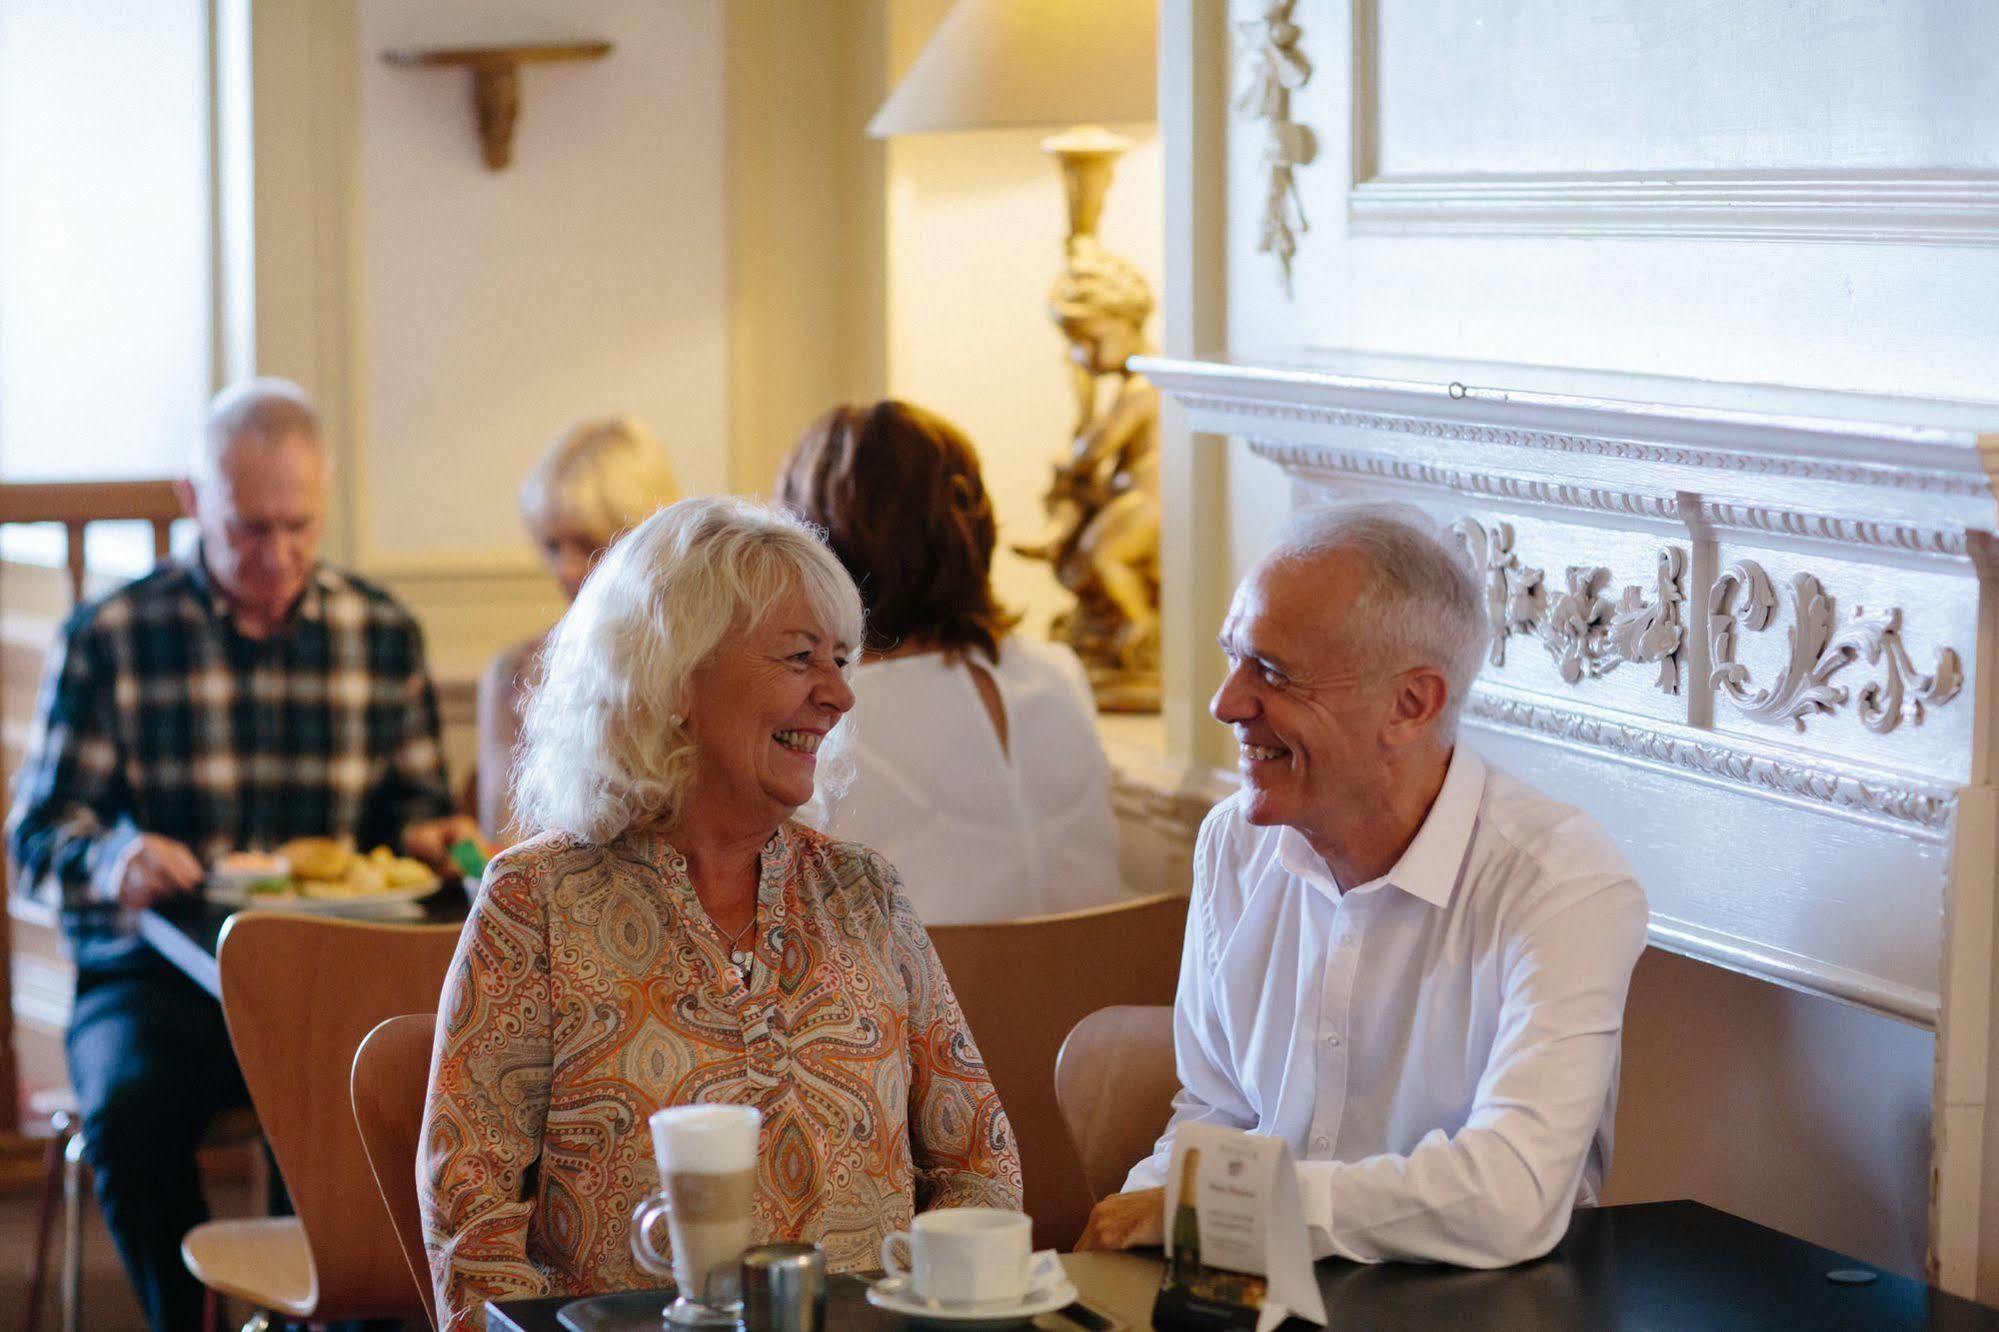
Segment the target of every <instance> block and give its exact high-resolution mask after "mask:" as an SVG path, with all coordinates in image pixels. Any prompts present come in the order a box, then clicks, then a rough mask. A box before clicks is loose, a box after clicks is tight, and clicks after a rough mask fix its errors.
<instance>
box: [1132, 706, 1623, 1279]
mask: <svg viewBox="0 0 1999 1332" xmlns="http://www.w3.org/2000/svg"><path fill="white" fill-rule="evenodd" d="M1645 925H1646V908H1645V898H1644V894H1643V893H1642V892H1641V891H1640V889H1639V887H1638V882H1637V879H1636V878H1635V877H1634V876H1633V874H1632V871H1631V868H1630V866H1629V865H1628V864H1626V863H1625V861H1624V858H1623V857H1622V856H1621V855H1620V854H1619V853H1618V851H1617V849H1616V848H1615V847H1614V846H1613V845H1612V844H1611V842H1610V839H1609V838H1608V837H1607V836H1606V835H1605V834H1604V832H1603V830H1602V829H1601V828H1599V827H1598V826H1597V825H1596V824H1595V823H1594V822H1593V821H1592V820H1591V819H1589V818H1588V817H1587V816H1586V815H1584V814H1582V813H1580V812H1579V811H1577V810H1575V809H1574V808H1572V807H1570V806H1568V805H1563V804H1560V803H1558V802H1556V801H1553V800H1550V799H1548V798H1547V797H1545V796H1543V795H1541V794H1540V793H1539V792H1537V791H1535V790H1533V789H1532V788H1531V787H1529V786H1527V785H1525V784H1524V783H1522V782H1519V781H1516V780H1514V779H1513V778H1512V777H1509V776H1508V775H1507V774H1505V773H1503V772H1501V771H1499V770H1497V769H1492V768H1488V767H1487V766H1486V765H1485V763H1484V762H1483V761H1482V760H1480V759H1479V758H1478V756H1477V755H1475V754H1473V753H1471V752H1470V751H1469V750H1467V749H1465V748H1463V747H1462V746H1460V747H1459V748H1458V749H1457V751H1456V753H1455V754H1454V755H1453V757H1452V759H1451V764H1450V769H1449V772H1448V773H1447V775H1446V776H1445V779H1444V785H1443V788H1442V790H1441V791H1440V792H1439V793H1438V796H1437V800H1436V803H1435V804H1433V805H1432V806H1431V808H1430V812H1429V815H1428V817H1427V818H1426V819H1425V820H1424V823H1423V826H1422V828H1421V829H1420V830H1419V831H1418V832H1417V834H1416V838H1415V840H1414V841H1412V842H1411V843H1410V844H1409V847H1408V849H1407V850H1406V851H1405V852H1404V853H1403V855H1402V858H1401V859H1400V860H1399V861H1397V862H1396V864H1395V867H1394V868H1393V869H1391V870H1390V871H1389V872H1388V873H1387V874H1385V875H1383V876H1382V877H1381V878H1379V879H1376V880H1374V881H1372V882H1370V883H1364V884H1361V885H1360V886H1358V887H1356V888H1353V889H1352V890H1350V891H1348V892H1346V893H1344V894H1342V893H1341V892H1340V890H1339V887H1338V885H1337V884H1336V883H1335V882H1334V880H1333V877H1332V874H1331V873H1330V871H1328V869H1327V868H1326V863H1325V861H1324V860H1322V859H1321V858H1320V857H1319V856H1318V855H1317V854H1316V853H1315V852H1314V851H1312V849H1311V848H1310V846H1309V845H1308V844H1307V843H1306V841H1305V839H1304V838H1303V837H1302V836H1300V835H1299V834H1298V833H1296V832H1294V831H1292V830H1291V829H1289V828H1258V827H1252V826H1251V825H1250V824H1249V823H1247V822H1245V821H1244V819H1243V816H1242V812H1241V810H1240V808H1239V807H1238V801H1237V800H1236V799H1230V800H1227V801H1224V802H1223V803H1222V804H1220V805H1218V806H1217V807H1216V808H1215V809H1214V810H1213V811H1212V812H1211V813H1210V814H1209V815H1208V818H1207V820H1206V821H1205V822H1204V823H1203V824H1202V826H1201V836H1200V841H1199V843H1198V846H1197V848H1196V851H1195V866H1194V898H1193V904H1192V909H1191V911H1190V913H1189V916H1188V921H1187V939H1186V950H1185V953H1184V955H1183V958H1182V961H1181V967H1180V991H1179V998H1178V1001H1177V1002H1176V1004H1175V1008H1174V1037H1175V1046H1176V1052H1177V1057H1178V1062H1179V1073H1180V1083H1181V1091H1180V1094H1179V1096H1178V1097H1177V1098H1176V1099H1175V1102H1174V1115H1173V1119H1172V1122H1171V1124H1169V1126H1168V1127H1167V1130H1166V1135H1165V1136H1164V1137H1162V1138H1161V1139H1160V1141H1159V1145H1158V1147H1157V1149H1156V1150H1155V1151H1154V1153H1153V1155H1151V1156H1149V1157H1147V1158H1146V1159H1145V1160H1143V1161H1141V1162H1139V1164H1138V1165H1137V1166H1136V1167H1134V1168H1133V1170H1132V1171H1131V1174H1130V1177H1129V1178H1128V1179H1127V1180H1126V1181H1125V1188H1126V1189H1128V1190H1129V1189H1142V1188H1157V1187H1159V1186H1160V1185H1162V1184H1163V1183H1164V1182H1165V1178H1166V1168H1167V1163H1168V1160H1169V1159H1170V1156H1171V1150H1172V1138H1173V1133H1174V1131H1175V1130H1176V1129H1177V1128H1178V1127H1179V1126H1180V1125H1181V1124H1186V1123H1196V1122H1199V1123H1218V1124H1226V1125H1229V1126H1231V1127H1234V1128H1242V1129H1250V1130H1253V1131H1255V1132H1258V1133H1268V1134H1272V1135H1274V1136H1276V1137H1280V1138H1282V1139H1284V1141H1285V1142H1286V1143H1287V1144H1289V1146H1290V1148H1291V1152H1292V1155H1293V1156H1294V1157H1296V1158H1297V1159H1298V1161H1299V1162H1300V1164H1299V1167H1298V1174H1299V1183H1300V1186H1301V1191H1302V1193H1303V1196H1304V1204H1305V1216H1306V1220H1307V1222H1308V1223H1309V1224H1310V1226H1311V1232H1312V1241H1313V1246H1314V1250H1315V1252H1316V1254H1317V1255H1318V1256H1320V1257H1327V1256H1331V1255H1337V1256H1339V1257H1343V1258H1352V1259H1357V1260H1360V1261H1363V1262H1376V1261H1382V1260H1387V1259H1418V1260H1430V1261H1436V1262H1447V1263H1457V1264H1461V1265H1463V1266H1467V1267H1495V1266H1501V1265H1505V1264H1508V1263H1515V1262H1520V1261H1522V1260H1524V1259H1527V1258H1531V1257H1535V1256H1537V1255H1539V1254H1542V1253H1545V1252H1546V1251H1547V1250H1548V1249H1550V1248H1552V1247H1553V1246H1554V1244H1555V1242H1556V1241H1557V1240H1559V1239H1560V1238H1561V1237H1562V1234H1563V1232H1564V1231H1565V1230H1566V1229H1567V1227H1568V1219H1569V1211H1570V1208H1571V1207H1572V1206H1573V1205H1575V1204H1583V1205H1589V1204H1593V1203H1595V1202H1596V1200H1597V1197H1598V1194H1599V1192H1600V1190H1601V1188H1602V1185H1603V1178H1604V1173H1605V1171H1606V1170H1607V1169H1608V1168H1609V1166H1610V1137H1611V1121H1612V1118H1613V1112H1614V1110H1615V1108H1616V1102H1617V1058H1618V1041H1619V1036H1620V1033H1621V1031H1622V1027H1623V1021H1624V997H1625V991H1626V989H1627V987H1628V986H1629V984H1630V979H1631V969H1632V967H1633V966H1635V965H1636V964H1637V961H1638V955H1639V953H1640V952H1641V951H1643V949H1644V947H1645Z"/></svg>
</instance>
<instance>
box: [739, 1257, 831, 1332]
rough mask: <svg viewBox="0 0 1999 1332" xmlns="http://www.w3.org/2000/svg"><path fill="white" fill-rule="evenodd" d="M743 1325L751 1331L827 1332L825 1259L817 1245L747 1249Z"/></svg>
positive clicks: (744, 1259)
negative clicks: (825, 1330)
mask: <svg viewBox="0 0 1999 1332" xmlns="http://www.w3.org/2000/svg"><path fill="white" fill-rule="evenodd" d="M743 1324H744V1326H745V1327H747V1328H748V1329H749V1332H822V1329H824V1327H825V1326H826V1255H825V1254H823V1253H821V1252H820V1251H819V1246H818V1245H816V1244H759V1245H756V1246H755V1247H753V1248H749V1249H745V1250H743Z"/></svg>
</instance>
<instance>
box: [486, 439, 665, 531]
mask: <svg viewBox="0 0 1999 1332" xmlns="http://www.w3.org/2000/svg"><path fill="white" fill-rule="evenodd" d="M679 494H680V486H679V484H678V483H677V482H676V481H675V480H674V476H673V464H672V463H671V462H669V461H667V457H666V450H665V449H664V448H663V447H661V445H660V442H659V441H658V440H657V439H655V438H654V437H653V433H652V432H651V431H650V430H647V429H646V428H645V426H644V425H643V424H641V423H640V422H639V421H637V420H635V419H633V418H632V417H629V416H607V417H598V418H594V419H591V420H587V421H578V422H577V423H576V424H574V425H572V426H570V427H569V428H568V429H566V430H564V431H563V432H562V433H561V434H560V435H557V436H556V437H555V438H554V440H552V441H551V442H550V443H549V446H548V449H547V450H546V451H545V452H544V453H543V454H542V455H541V459H540V461H538V462H537V463H536V464H535V465H534V470H533V471H531V472H529V473H528V474H527V479H526V480H525V481H523V482H522V483H521V517H522V518H523V519H524V520H526V522H527V524H528V526H529V528H530V529H533V528H536V527H540V526H543V525H545V524H547V523H549V522H550V521H551V520H555V521H567V522H571V523H575V524H576V525H577V526H579V527H581V528H583V529H584V530H585V531H587V532H592V533H594V534H596V535H597V536H599V537H601V538H604V539H606V540H608V539H609V538H611V537H614V536H616V535H617V534H618V533H620V532H623V531H625V530H626V529H628V528H630V527H633V526H635V525H636V524H637V523H638V522H639V521H640V520H642V519H643V518H645V517H646V515H648V514H650V513H651V512H652V511H653V510H655V509H657V508H659V507H660V506H661V505H662V504H671V503H672V502H673V501H674V499H675V498H676V497H677V496H678V495H679Z"/></svg>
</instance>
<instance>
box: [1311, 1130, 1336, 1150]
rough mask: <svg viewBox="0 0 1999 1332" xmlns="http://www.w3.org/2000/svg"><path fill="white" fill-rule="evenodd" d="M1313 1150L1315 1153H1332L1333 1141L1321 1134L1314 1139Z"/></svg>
mask: <svg viewBox="0 0 1999 1332" xmlns="http://www.w3.org/2000/svg"><path fill="white" fill-rule="evenodd" d="M1312 1150H1313V1151H1315V1152H1330V1151H1331V1150H1333V1140H1332V1139H1331V1138H1329V1137H1327V1136H1326V1135H1325V1134H1323V1133H1321V1134H1320V1135H1319V1136H1318V1137H1316V1138H1314V1139H1312Z"/></svg>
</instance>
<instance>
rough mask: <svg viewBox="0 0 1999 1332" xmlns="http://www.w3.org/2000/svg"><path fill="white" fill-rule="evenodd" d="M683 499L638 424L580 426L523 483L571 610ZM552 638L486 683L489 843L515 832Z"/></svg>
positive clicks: (539, 543)
mask: <svg viewBox="0 0 1999 1332" xmlns="http://www.w3.org/2000/svg"><path fill="white" fill-rule="evenodd" d="M679 497H680V487H679V486H678V485H677V484H676V483H675V481H674V477H673V465H672V464H671V463H670V462H668V461H667V457H666V450H665V449H664V448H662V447H660V443H659V441H658V440H657V439H654V438H653V435H652V432H651V431H649V430H647V429H646V428H645V426H644V425H642V424H640V423H639V422H638V421H636V420H633V419H632V418H631V417H629V416H610V417H604V418H601V419H596V420H589V421H578V422H577V423H576V424H575V425H572V426H570V427H569V428H568V429H567V430H564V431H563V432H562V433H561V434H559V435H557V436H556V437H555V439H554V440H553V441H551V442H550V444H549V446H548V448H547V450H546V451H545V452H544V453H543V454H542V456H541V460H540V461H539V462H537V463H536V464H535V466H534V470H533V471H531V472H529V473H528V475H527V479H526V480H525V481H523V482H521V521H522V522H524V523H526V524H527V529H528V533H529V535H531V536H532V537H533V538H534V543H535V547H536V549H537V550H539V551H540V552H541V558H542V562H543V563H545V564H546V565H547V566H548V571H549V572H550V573H551V574H553V575H554V576H555V581H556V582H557V583H558V584H560V585H561V587H562V599H563V602H564V604H565V605H566V604H567V603H569V602H572V601H574V600H576V593H577V592H578V590H579V589H581V588H582V586H583V579H584V577H585V576H586V575H588V574H589V572H590V569H591V567H592V566H593V565H595V564H596V562H597V559H598V557H599V556H601V555H602V554H603V553H604V551H605V549H606V548H607V547H608V546H610V544H611V543H612V542H613V541H615V540H616V539H617V538H618V534H619V533H621V532H624V531H625V530H626V529H628V528H630V527H633V526H635V525H636V524H637V523H639V522H640V521H641V520H643V519H644V518H645V517H646V516H647V515H648V514H650V513H652V512H653V511H654V510H656V509H658V508H659V507H660V506H662V505H666V504H671V503H673V501H674V500H676V499H678V498H679ZM546 641H547V636H546V635H543V636H541V637H539V638H531V639H529V640H527V641H526V642H524V643H516V644H514V645H513V646H512V647H509V648H506V649H505V650H503V651H502V652H501V653H500V654H499V655H498V656H496V657H494V658H493V660H492V661H491V662H490V663H489V664H488V665H487V667H486V673H485V674H484V675H483V676H481V677H480V680H479V766H478V793H477V797H476V813H477V814H478V817H479V827H480V830H481V831H482V832H484V833H485V835H486V836H487V837H488V838H491V839H493V840H495V841H500V840H504V839H505V838H506V837H507V835H508V830H509V828H510V827H511V826H512V824H513V821H514V820H513V808H512V806H511V804H510V803H509V800H508V792H509V791H510V790H511V789H512V786H513V781H512V778H513V756H514V749H515V746H516V745H517V744H518V742H519V740H520V728H521V700H522V698H523V697H524V695H525V693H526V691H527V685H528V681H529V679H530V677H531V676H532V675H533V673H534V667H535V662H536V661H537V660H538V659H539V657H540V655H541V650H542V645H543V644H544V643H545V642H546Z"/></svg>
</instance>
